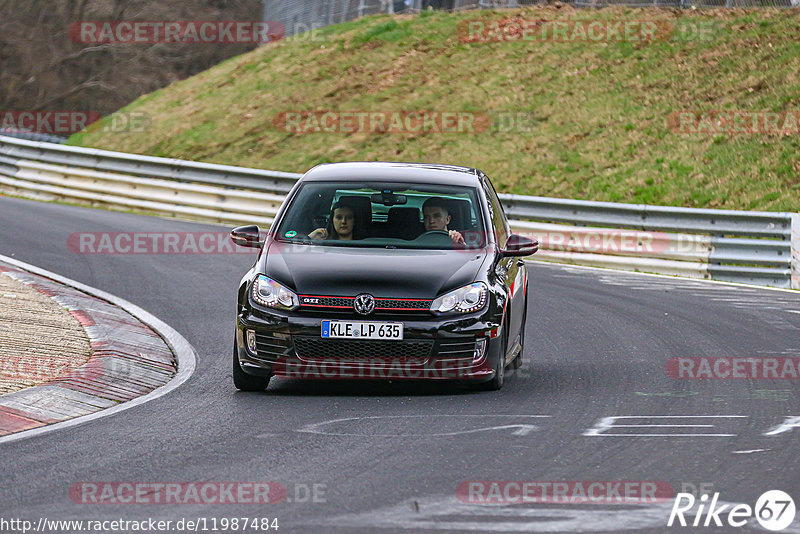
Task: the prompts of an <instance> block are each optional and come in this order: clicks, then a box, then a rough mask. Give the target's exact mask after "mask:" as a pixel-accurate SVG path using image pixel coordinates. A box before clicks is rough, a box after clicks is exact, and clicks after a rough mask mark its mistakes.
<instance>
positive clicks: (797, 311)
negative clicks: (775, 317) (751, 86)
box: [784, 310, 800, 313]
mask: <svg viewBox="0 0 800 534" xmlns="http://www.w3.org/2000/svg"><path fill="white" fill-rule="evenodd" d="M784 311H787V312H789V313H800V310H784Z"/></svg>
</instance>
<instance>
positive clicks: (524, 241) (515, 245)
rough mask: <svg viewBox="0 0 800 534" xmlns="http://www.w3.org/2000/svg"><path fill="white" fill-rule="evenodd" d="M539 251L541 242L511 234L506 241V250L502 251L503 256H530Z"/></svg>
mask: <svg viewBox="0 0 800 534" xmlns="http://www.w3.org/2000/svg"><path fill="white" fill-rule="evenodd" d="M537 250H539V242H538V241H537V240H535V239H531V238H530V237H526V236H524V235H519V234H511V235H510V236H508V241H506V248H504V249H502V250H501V251H500V255H501V256H530V255H531V254H535V253H536V251H537Z"/></svg>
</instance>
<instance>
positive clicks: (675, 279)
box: [525, 260, 800, 297]
mask: <svg viewBox="0 0 800 534" xmlns="http://www.w3.org/2000/svg"><path fill="white" fill-rule="evenodd" d="M525 263H527V264H529V265H536V266H537V267H550V268H552V269H562V270H564V271H586V270H590V271H595V272H596V273H598V274H600V275H601V276H602V275H606V276H610V275H613V276H616V277H618V278H625V277H629V278H634V279H635V278H639V279H641V278H642V277H648V278H654V279H657V280H661V281H663V282H672V283H673V284H674V287H675V289H682V288H684V287H689V286H695V287H701V288H704V289H711V288H713V287H714V286H715V285H716V286H717V287H720V288H722V287H723V286H728V287H731V288H734V287H741V288H744V289H749V290H751V291H762V290H763V291H781V292H784V293H791V294H793V295H796V296H798V297H800V293H798V291H797V290H796V289H783V288H781V287H769V286H753V285H749V284H740V283H737V282H723V281H722V280H708V279H698V278H681V277H679V276H670V275H668V274H654V273H640V272H636V271H618V270H615V269H605V268H603V267H590V266H588V265H569V266H567V265H565V264H561V263H549V262H544V261H540V260H526V261H525ZM654 281H656V280H654ZM679 284H680V285H679ZM709 284H712V285H709Z"/></svg>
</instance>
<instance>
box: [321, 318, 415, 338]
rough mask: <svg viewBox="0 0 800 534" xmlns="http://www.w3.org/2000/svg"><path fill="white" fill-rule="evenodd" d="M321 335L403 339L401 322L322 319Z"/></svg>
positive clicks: (329, 336)
mask: <svg viewBox="0 0 800 534" xmlns="http://www.w3.org/2000/svg"><path fill="white" fill-rule="evenodd" d="M322 337H327V338H344V339H403V323H373V322H367V321H322Z"/></svg>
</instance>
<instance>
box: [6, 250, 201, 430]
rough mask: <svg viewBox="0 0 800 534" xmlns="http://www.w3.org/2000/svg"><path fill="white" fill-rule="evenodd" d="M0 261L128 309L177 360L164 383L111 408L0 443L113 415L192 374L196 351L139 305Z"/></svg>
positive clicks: (19, 264) (166, 390)
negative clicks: (175, 366) (170, 378)
mask: <svg viewBox="0 0 800 534" xmlns="http://www.w3.org/2000/svg"><path fill="white" fill-rule="evenodd" d="M0 261H3V262H5V263H8V264H10V265H13V266H15V267H19V268H20V269H22V270H24V271H29V272H32V273H33V274H38V275H39V276H44V277H45V278H50V279H51V280H55V281H56V282H59V283H61V284H66V285H68V286H71V287H74V288H75V289H77V290H79V291H83V292H84V293H88V294H89V295H92V296H95V297H98V298H101V299H103V300H107V301H108V302H110V303H111V304H114V305H115V306H119V307H120V308H122V309H123V310H125V311H126V312H128V313H130V314H131V315H133V316H134V317H136V318H137V319H139V320H140V321H142V322H143V323H145V324H146V325H147V326H149V327H150V328H152V329H153V330H155V331H156V332H157V333H158V334H159V335H160V336H161V337H162V338H163V339H164V341H165V342H166V343H167V345H169V348H170V349H171V350H172V352H173V353H174V354H175V357H176V358H177V360H178V372H177V374H176V375H175V376H174V377H173V378H172V380H170V381H169V382H167V383H166V384H164V385H163V386H161V387H159V388H156V389H154V390H153V391H151V392H150V393H148V394H147V395H143V396H141V397H137V398H135V399H133V400H129V401H127V402H123V403H121V404H118V405H116V406H114V407H112V408H107V409H105V410H101V411H99V412H95V413H92V414H89V415H83V416H80V417H76V418H74V419H69V420H68V421H62V422H60V423H53V424H52V425H46V426H42V427H39V428H34V429H31V430H24V431H22V432H17V433H16V434H9V435H7V436H3V437H0V443H8V442H10V441H17V440H20V439H26V438H32V437H34V436H39V435H41V434H45V433H47V432H53V431H55V430H61V429H63V428H69V427H72V426H77V425H80V424H83V423H88V422H89V421H94V420H95V419H100V418H101V417H107V416H109V415H114V414H116V413H119V412H121V411H124V410H128V409H130V408H133V407H134V406H139V405H140V404H144V403H146V402H150V401H151V400H155V399H157V398H159V397H161V396H164V395H166V394H167V393H169V392H170V391H172V390H173V389H175V388H177V387H178V386H180V385H181V384H183V383H184V382H186V381H187V380H189V377H191V376H192V373H194V370H195V367H196V365H197V353H196V352H195V350H194V347H192V345H191V344H190V343H189V342H188V341H187V340H186V338H184V337H183V336H182V335H180V334H179V333H178V332H177V331H176V330H175V329H174V328H172V327H171V326H169V325H168V324H167V323H165V322H163V321H161V320H160V319H158V318H157V317H156V316H154V315H152V314H150V313H148V312H146V311H145V310H143V309H142V308H140V307H139V306H136V305H135V304H132V303H130V302H128V301H127V300H124V299H121V298H119V297H117V296H115V295H112V294H111V293H106V292H105V291H103V290H101V289H96V288H94V287H91V286H87V285H86V284H82V283H80V282H77V281H75V280H72V279H70V278H67V277H65V276H61V275H60V274H56V273H53V272H50V271H47V270H45V269H41V268H39V267H36V266H34V265H31V264H29V263H25V262H22V261H19V260H16V259H14V258H9V257H8V256H3V255H0Z"/></svg>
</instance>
